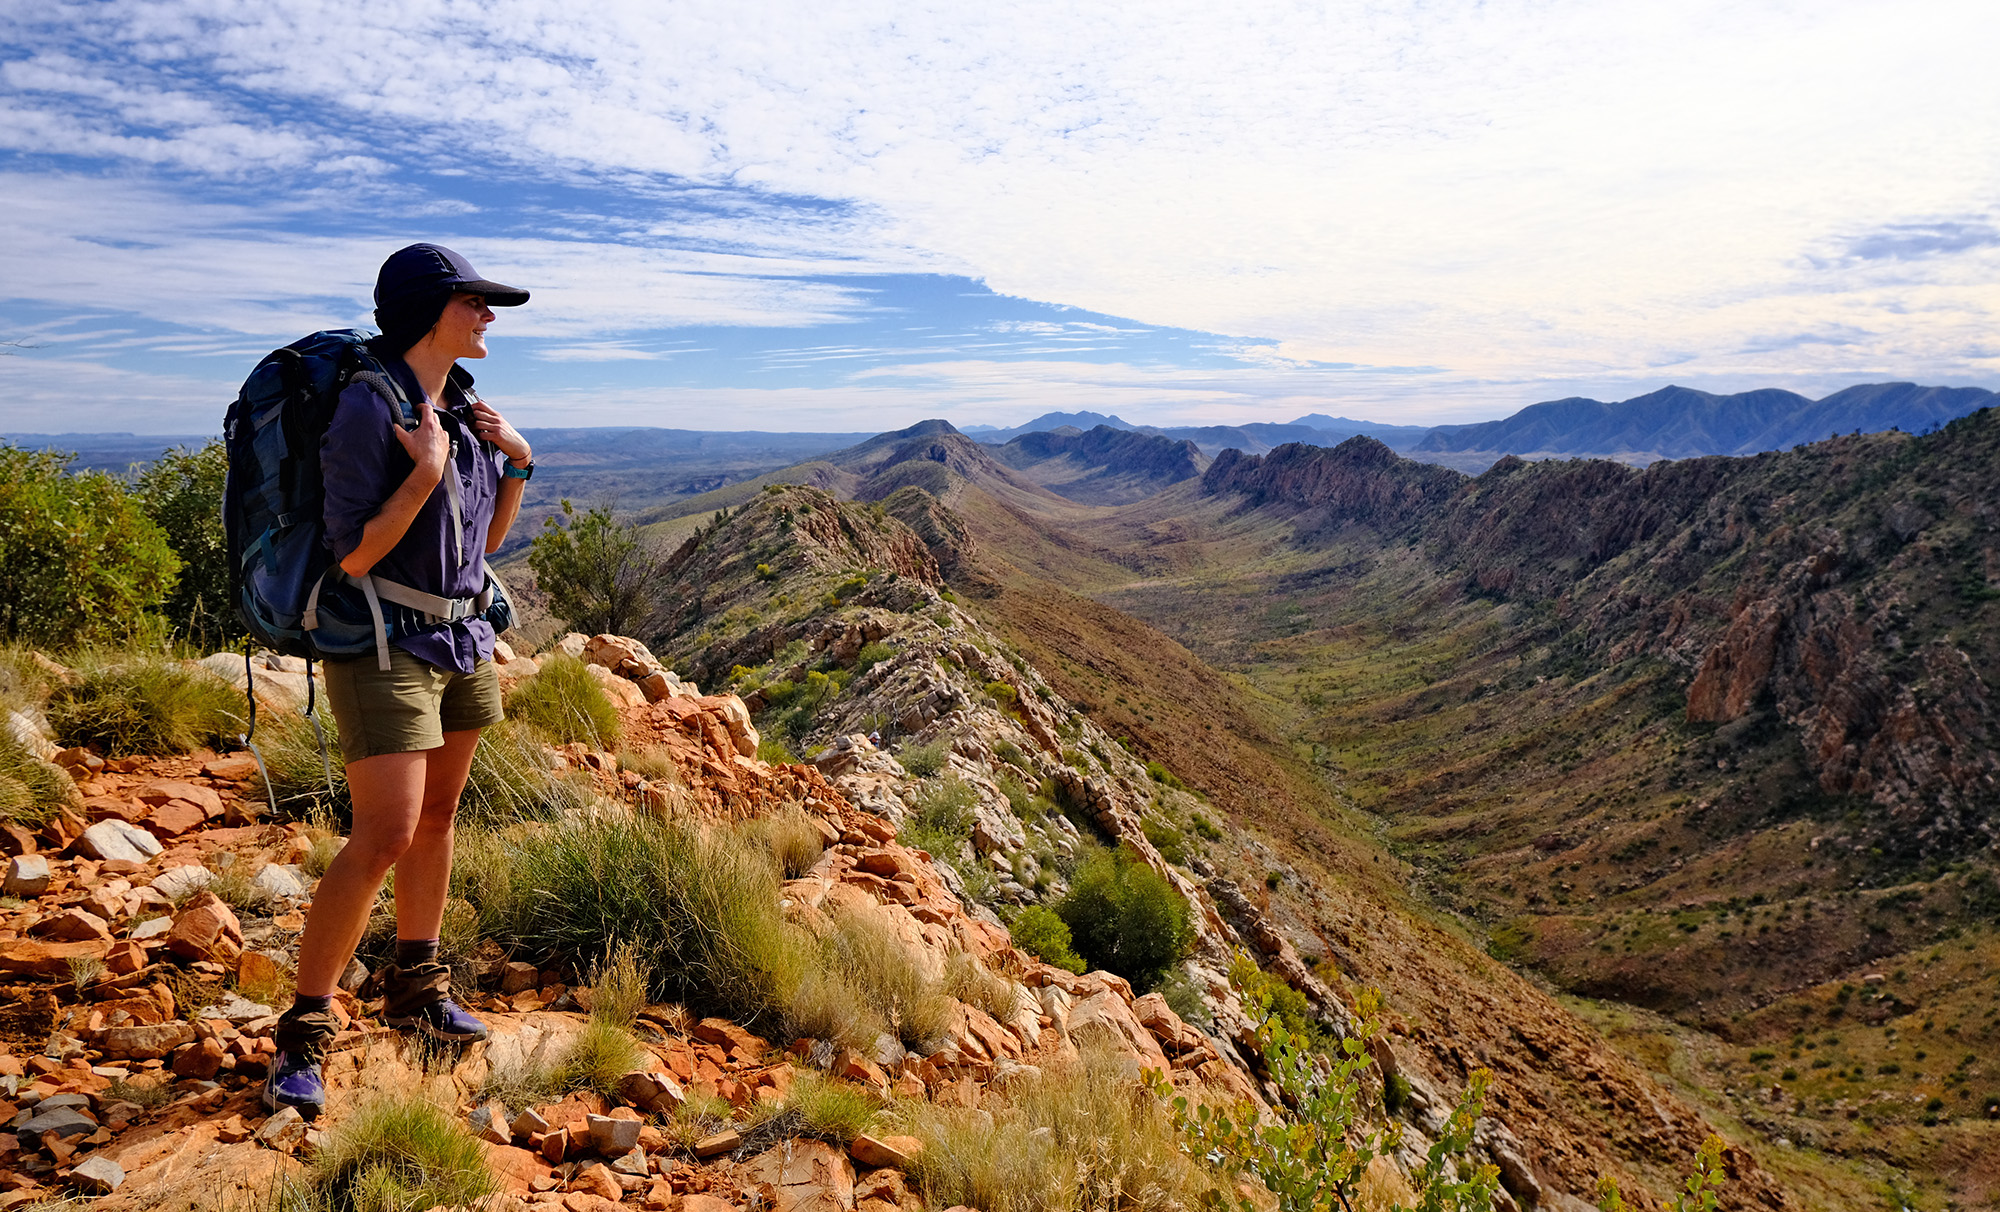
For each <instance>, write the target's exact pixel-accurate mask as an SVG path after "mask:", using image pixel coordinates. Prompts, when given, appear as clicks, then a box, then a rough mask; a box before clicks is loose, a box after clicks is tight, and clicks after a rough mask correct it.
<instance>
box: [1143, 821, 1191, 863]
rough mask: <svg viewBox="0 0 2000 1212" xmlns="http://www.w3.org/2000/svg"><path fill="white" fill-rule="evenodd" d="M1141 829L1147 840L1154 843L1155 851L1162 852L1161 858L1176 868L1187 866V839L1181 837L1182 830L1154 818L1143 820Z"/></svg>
mask: <svg viewBox="0 0 2000 1212" xmlns="http://www.w3.org/2000/svg"><path fill="white" fill-rule="evenodd" d="M1139 829H1140V832H1142V833H1144V834H1145V835H1146V840H1147V841H1149V842H1151V843H1153V849H1155V850H1158V851H1159V852H1160V857H1161V858H1163V859H1165V860H1167V861H1168V862H1169V863H1172V864H1173V865H1174V866H1176V867H1185V866H1187V857H1188V856H1187V839H1186V838H1185V837H1182V836H1181V831H1180V830H1178V829H1176V828H1174V827H1173V826H1172V825H1169V824H1168V823H1167V822H1165V821H1161V820H1155V819H1154V818H1152V817H1145V818H1143V819H1141V820H1140V822H1139Z"/></svg>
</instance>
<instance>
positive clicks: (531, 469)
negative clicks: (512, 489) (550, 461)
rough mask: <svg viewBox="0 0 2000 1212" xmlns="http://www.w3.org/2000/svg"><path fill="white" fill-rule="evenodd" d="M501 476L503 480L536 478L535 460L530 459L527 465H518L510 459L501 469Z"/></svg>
mask: <svg viewBox="0 0 2000 1212" xmlns="http://www.w3.org/2000/svg"><path fill="white" fill-rule="evenodd" d="M500 478H501V479H503V480H532V479H534V478H535V461H534V460H533V459H529V460H528V465H527V466H526V467H516V466H514V464H513V461H512V460H509V461H508V463H507V465H506V466H505V467H502V468H501V469H500Z"/></svg>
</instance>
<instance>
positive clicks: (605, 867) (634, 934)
mask: <svg viewBox="0 0 2000 1212" xmlns="http://www.w3.org/2000/svg"><path fill="white" fill-rule="evenodd" d="M765 836H766V835H763V834H762V833H761V831H760V830H759V829H757V828H754V827H750V826H734V827H724V826H717V827H705V826H702V825H700V824H698V823H695V822H692V821H678V820H655V819H652V818H648V817H641V816H632V815H622V816H621V815H609V816H605V817H602V818H599V819H595V820H587V821H586V820H583V819H580V818H579V819H566V820H562V821H552V822H546V823H532V824H530V823H523V824H518V825H515V826H512V827H510V828H508V829H506V830H503V831H499V832H491V831H488V832H480V831H477V830H472V831H467V833H466V834H465V835H464V837H463V840H461V843H460V850H459V859H458V862H457V864H456V870H454V872H453V890H454V895H457V896H463V897H465V898H466V899H467V900H468V901H470V902H471V903H472V904H475V905H478V906H479V908H480V916H481V923H482V925H481V929H482V930H483V931H485V932H486V933H488V934H489V935H490V936H491V937H494V938H496V939H498V940H499V941H501V942H502V943H504V944H507V945H510V946H512V947H513V948H514V949H515V950H516V952H517V953H521V954H526V955H530V956H536V957H548V958H551V959H556V960H563V961H567V962H569V963H573V964H578V965H579V966H581V965H587V964H590V963H593V962H598V963H602V962H604V961H605V959H606V957H610V958H611V959H612V960H616V959H617V957H619V956H620V955H623V956H624V957H626V959H628V960H629V962H630V963H631V964H632V965H633V967H634V971H637V972H639V973H643V974H646V975H645V979H644V984H645V994H644V996H645V997H649V998H656V999H660V1000H677V1001H685V1002H688V1003H690V1004H691V1005H692V1006H693V1007H694V1008H695V1009H696V1010H697V1011H698V1012H700V1013H704V1014H721V1015H725V1016H728V1017H731V1018H734V1019H736V1020H738V1021H740V1022H745V1023H748V1024H751V1025H752V1026H755V1027H758V1028H760V1029H762V1030H764V1031H765V1032H766V1033H767V1034H774V1035H775V1036H776V1037H778V1038H796V1037H798V1036H810V1037H813V1038H818V1039H835V1040H839V1041H840V1042H842V1043H844V1044H852V1045H857V1046H861V1047H866V1046H869V1045H871V1044H873V1043H874V1042H875V1039H876V1037H877V1036H878V1035H880V1034H881V1033H882V1032H884V1031H888V1032H890V1033H892V1034H895V1035H897V1036H898V1037H900V1038H902V1039H904V1040H905V1041H907V1042H910V1043H920V1042H924V1041H928V1040H933V1039H936V1038H938V1037H939V1036H941V1035H942V1033H943V1032H944V1031H945V1029H946V1028H947V1027H948V1025H949V1019H950V1013H951V1002H950V1000H949V999H948V998H945V997H944V996H943V995H942V994H941V993H940V992H939V991H938V989H937V988H936V983H935V981H933V980H931V979H929V978H928V977H927V976H926V974H925V973H924V971H923V970H922V968H921V967H919V966H918V964H917V962H916V961H915V959H914V958H913V957H912V955H911V953H910V951H909V949H908V948H907V947H906V946H905V945H904V943H903V941H902V940H901V939H900V938H898V937H897V936H896V934H895V932H894V930H893V928H892V927H890V926H889V924H888V923H887V922H886V921H884V920H882V919H881V918H880V915H879V914H871V913H863V912H850V913H844V914H842V915H841V916H840V917H839V919H838V920H837V921H836V922H834V924H833V928H832V929H830V930H828V931H826V934H825V937H816V936H815V935H814V934H813V933H812V932H811V931H809V930H807V929H806V928H805V927H803V926H801V925H799V924H797V923H794V922H791V921H788V920H786V918H785V916H784V913H783V910H782V909H781V908H780V907H779V895H780V892H781V891H782V874H783V873H782V872H781V871H780V869H779V867H778V864H777V861H776V859H775V858H774V857H773V854H772V850H771V846H770V844H769V843H768V841H767V840H765ZM638 996H639V995H637V994H632V995H630V998H629V999H628V1000H632V1001H633V1008H634V1011H635V1012H636V1009H637V1005H638V1002H637V1001H636V999H637V997H638Z"/></svg>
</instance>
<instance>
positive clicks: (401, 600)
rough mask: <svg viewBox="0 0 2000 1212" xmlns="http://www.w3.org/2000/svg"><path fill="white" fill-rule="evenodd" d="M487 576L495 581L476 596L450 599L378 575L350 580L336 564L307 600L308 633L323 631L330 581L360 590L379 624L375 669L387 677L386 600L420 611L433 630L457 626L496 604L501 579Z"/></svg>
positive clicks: (316, 585)
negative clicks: (322, 607) (322, 595)
mask: <svg viewBox="0 0 2000 1212" xmlns="http://www.w3.org/2000/svg"><path fill="white" fill-rule="evenodd" d="M486 575H487V576H488V577H489V578H491V581H492V584H489V585H488V586H487V587H486V588H485V589H482V590H480V591H479V593H477V594H475V595H474V596H472V597H469V598H447V597H440V596H439V595H437V594H435V593H425V592H424V591H423V590H421V589H415V588H412V587H411V586H408V585H405V584H403V583H402V582H400V581H392V580H390V579H389V578H388V577H383V576H377V575H375V574H374V573H364V574H362V575H361V576H358V577H355V576H349V575H348V574H347V571H346V570H345V569H343V568H342V567H341V566H340V565H338V564H335V565H333V566H332V567H331V568H328V569H327V570H326V572H325V573H323V574H321V576H320V578H319V580H318V581H315V582H314V583H313V588H312V596H310V597H309V598H307V599H306V610H305V618H304V620H303V623H304V627H305V630H307V631H314V630H317V629H318V627H319V591H320V588H321V587H322V586H324V585H325V584H326V582H327V579H328V578H333V579H334V580H336V581H347V582H349V583H351V584H354V585H358V586H360V588H361V593H362V595H363V596H364V597H366V598H367V599H368V613H369V615H370V616H371V617H372V618H373V619H374V622H375V667H376V668H377V669H380V670H382V671H383V672H385V673H386V672H387V671H388V669H389V624H388V621H387V620H386V619H385V618H384V617H383V614H382V602H383V600H384V599H387V600H388V601H391V602H394V603H395V604H396V605H398V606H407V607H409V608H410V609H411V610H415V611H418V612H419V613H421V614H422V615H423V616H424V621H425V622H427V623H430V624H432V625H433V626H435V625H436V624H438V623H457V622H460V621H462V620H464V619H469V618H472V617H474V616H475V615H480V614H484V613H485V612H486V608H487V607H489V606H491V605H492V604H493V585H497V584H498V583H499V580H500V578H498V577H495V576H493V572H492V570H491V569H488V570H487V572H486Z"/></svg>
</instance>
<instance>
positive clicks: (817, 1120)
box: [785, 1069, 884, 1145]
mask: <svg viewBox="0 0 2000 1212" xmlns="http://www.w3.org/2000/svg"><path fill="white" fill-rule="evenodd" d="M883 1105H884V1104H883V1102H882V1100H881V1099H879V1098H877V1097H876V1096H875V1095H874V1093H873V1092H871V1091H868V1090H864V1089H862V1088H861V1087H860V1086H857V1085H854V1084H853V1083H852V1082H843V1081H838V1080H835V1079H834V1078H831V1077H828V1076H827V1075H826V1074H824V1073H821V1072H820V1071H819V1070H817V1069H807V1070H805V1071H804V1072H803V1073H801V1074H800V1075H799V1077H798V1078H797V1080H795V1081H794V1082H793V1083H792V1091H791V1094H790V1095H789V1096H788V1097H787V1098H786V1099H785V1110H786V1111H789V1112H792V1113H793V1114H795V1115H796V1116H797V1117H798V1122H799V1133H800V1134H801V1135H803V1136H817V1137H819V1138H820V1139H821V1140H827V1141H832V1142H833V1143H835V1144H837V1145H846V1144H847V1143H849V1142H850V1141H852V1140H853V1139H854V1138H855V1137H857V1136H860V1135H861V1134H862V1133H864V1132H866V1131H868V1129H869V1128H870V1127H871V1126H873V1124H874V1122H875V1117H876V1116H877V1115H879V1114H880V1113H881V1111H882V1108H883Z"/></svg>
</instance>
